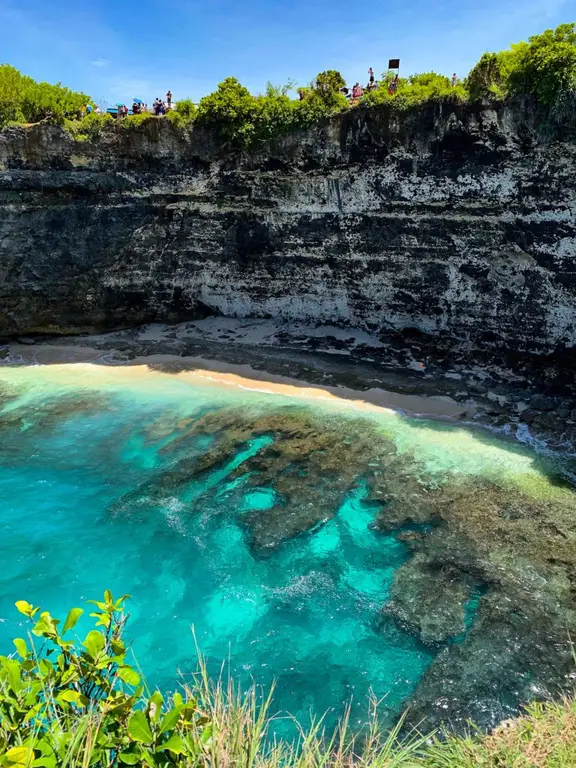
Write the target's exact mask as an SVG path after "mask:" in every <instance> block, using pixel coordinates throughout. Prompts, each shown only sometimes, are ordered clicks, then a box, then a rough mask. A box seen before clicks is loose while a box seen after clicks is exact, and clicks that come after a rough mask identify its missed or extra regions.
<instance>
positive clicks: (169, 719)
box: [160, 705, 183, 733]
mask: <svg viewBox="0 0 576 768" xmlns="http://www.w3.org/2000/svg"><path fill="white" fill-rule="evenodd" d="M182 709H183V705H180V706H179V707H174V709H171V710H170V712H167V713H166V714H165V715H164V717H163V719H162V723H161V724H160V733H166V731H171V730H172V728H174V726H175V725H176V723H177V722H178V720H179V719H180V712H181V711H182Z"/></svg>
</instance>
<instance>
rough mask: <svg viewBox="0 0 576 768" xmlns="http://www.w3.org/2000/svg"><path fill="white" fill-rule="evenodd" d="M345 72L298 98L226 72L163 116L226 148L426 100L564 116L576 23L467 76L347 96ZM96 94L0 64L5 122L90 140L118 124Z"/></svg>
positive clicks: (408, 81) (136, 120) (135, 119)
mask: <svg viewBox="0 0 576 768" xmlns="http://www.w3.org/2000/svg"><path fill="white" fill-rule="evenodd" d="M344 85H345V83H344V80H343V78H342V76H341V75H340V73H339V72H337V71H335V70H327V71H325V72H321V73H320V74H318V75H317V77H316V78H315V80H314V81H313V82H312V83H311V84H310V85H309V86H307V87H305V88H300V89H299V91H298V94H299V98H297V99H294V98H292V97H291V96H290V95H289V93H290V91H291V90H292V87H293V84H289V85H287V86H284V87H275V86H273V85H271V84H268V86H267V88H266V91H265V93H263V94H259V95H253V94H252V93H250V91H249V90H248V89H247V88H245V87H244V86H243V85H242V84H241V83H240V82H239V81H238V80H237V79H236V78H235V77H227V78H226V79H225V80H223V81H222V82H221V83H220V84H219V85H218V88H217V89H216V90H215V91H214V92H213V93H211V94H209V95H207V96H205V97H204V98H202V99H201V100H200V102H199V104H198V106H197V107H196V106H195V105H194V104H193V103H192V101H191V100H190V99H183V100H180V101H179V102H178V104H177V108H176V109H174V110H171V111H169V112H168V114H167V115H166V118H165V119H168V120H171V121H172V122H174V123H176V124H177V125H180V126H182V127H187V126H189V125H191V124H192V123H196V124H197V125H199V126H205V127H207V128H209V129H211V130H212V131H213V132H214V133H215V135H216V136H217V137H218V139H219V141H221V142H222V145H223V148H224V149H245V148H250V147H253V146H254V145H256V144H258V143H260V142H263V141H266V140H268V139H271V138H274V137H276V136H279V135H281V134H285V133H290V132H292V131H295V130H298V129H301V128H306V127H308V126H310V125H312V124H314V123H316V122H318V121H320V120H322V119H324V118H327V117H331V116H334V115H337V114H339V113H341V112H344V111H346V110H347V109H350V108H355V107H372V106H379V105H388V106H389V108H390V109H392V110H396V111H399V112H401V111H403V110H407V109H410V108H411V107H414V106H417V105H420V104H424V103H427V102H443V101H444V102H461V103H463V102H476V101H480V100H485V99H493V100H498V99H505V98H508V97H514V96H519V97H528V98H531V99H533V100H535V101H536V102H537V103H538V104H539V105H540V106H541V108H542V114H543V116H544V117H545V119H546V120H548V121H551V122H560V121H563V120H566V119H572V118H573V117H574V116H575V115H576V24H574V23H571V24H561V25H560V26H559V27H557V28H556V29H554V30H552V29H549V30H546V31H545V32H543V33H542V34H539V35H535V36H533V37H531V38H529V40H528V41H527V42H521V43H517V44H514V45H512V46H511V47H510V48H509V49H507V50H505V51H500V52H499V53H485V54H484V55H483V56H482V57H481V59H480V61H479V62H478V63H477V64H476V65H475V66H474V67H473V69H472V70H471V72H470V73H469V75H468V76H467V77H466V78H465V79H464V80H461V81H452V80H451V79H450V78H448V77H445V76H444V75H440V74H437V73H436V72H427V73H424V74H415V75H411V76H410V77H406V78H403V77H402V78H398V77H395V75H394V74H393V73H392V72H386V73H384V74H383V75H382V77H381V79H380V81H379V82H377V84H376V87H375V88H372V89H367V90H366V91H364V92H363V93H362V95H361V96H360V95H358V93H357V94H356V97H355V98H352V99H350V100H349V99H347V98H346V95H345V93H343V86H344ZM90 101H91V100H90V99H89V97H88V96H86V95H85V94H83V93H77V92H74V91H71V90H69V89H68V88H65V87H63V86H62V85H60V84H57V85H49V84H48V83H36V82H35V81H34V80H32V78H30V77H26V76H25V75H22V74H20V72H18V70H16V69H14V67H11V66H9V65H2V66H0V128H2V127H4V126H6V125H8V124H10V123H14V122H16V123H34V122H39V121H41V120H45V119H49V120H52V121H56V122H60V123H65V124H66V125H67V127H68V128H69V129H70V131H71V132H72V133H74V134H75V135H76V136H77V137H78V138H92V137H94V136H96V135H98V134H99V133H101V132H102V131H103V130H106V129H108V128H110V127H111V126H112V125H113V122H114V118H113V117H112V116H111V115H108V114H104V115H101V114H95V113H94V112H93V113H92V114H89V115H85V116H84V115H83V110H84V108H85V105H86V104H88V103H90ZM152 119H157V118H154V117H152V116H151V115H148V114H139V115H134V116H131V117H126V118H123V119H122V120H120V121H119V122H121V123H122V127H123V128H130V127H134V126H137V125H139V124H141V123H142V122H143V121H145V120H152Z"/></svg>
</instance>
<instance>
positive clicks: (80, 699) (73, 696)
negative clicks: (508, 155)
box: [56, 689, 89, 707]
mask: <svg viewBox="0 0 576 768" xmlns="http://www.w3.org/2000/svg"><path fill="white" fill-rule="evenodd" d="M56 699H57V700H58V701H59V702H60V703H62V702H63V701H66V702H68V703H69V704H76V706H78V707H85V706H86V705H87V704H88V702H89V699H87V698H86V696H83V695H82V694H81V693H79V692H78V691H73V690H72V689H68V690H66V691H62V693H59V694H58V696H57V697H56Z"/></svg>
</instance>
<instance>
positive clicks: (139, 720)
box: [128, 710, 153, 744]
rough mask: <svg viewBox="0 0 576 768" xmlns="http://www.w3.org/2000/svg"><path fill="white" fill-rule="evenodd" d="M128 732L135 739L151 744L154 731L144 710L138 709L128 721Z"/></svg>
mask: <svg viewBox="0 0 576 768" xmlns="http://www.w3.org/2000/svg"><path fill="white" fill-rule="evenodd" d="M128 733H129V734H130V736H131V737H132V738H133V739H134V741H140V742H142V743H143V744H150V742H151V741H152V738H153V736H152V731H151V730H150V725H149V724H148V720H147V719H146V715H145V714H144V712H141V711H140V710H136V712H134V713H133V714H132V716H131V718H130V720H129V721H128Z"/></svg>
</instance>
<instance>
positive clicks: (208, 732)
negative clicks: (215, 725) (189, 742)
mask: <svg viewBox="0 0 576 768" xmlns="http://www.w3.org/2000/svg"><path fill="white" fill-rule="evenodd" d="M211 740H212V725H207V726H206V728H203V729H202V733H201V734H200V742H201V744H203V745H204V746H205V747H207V746H208V744H209V743H210V741H211Z"/></svg>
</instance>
